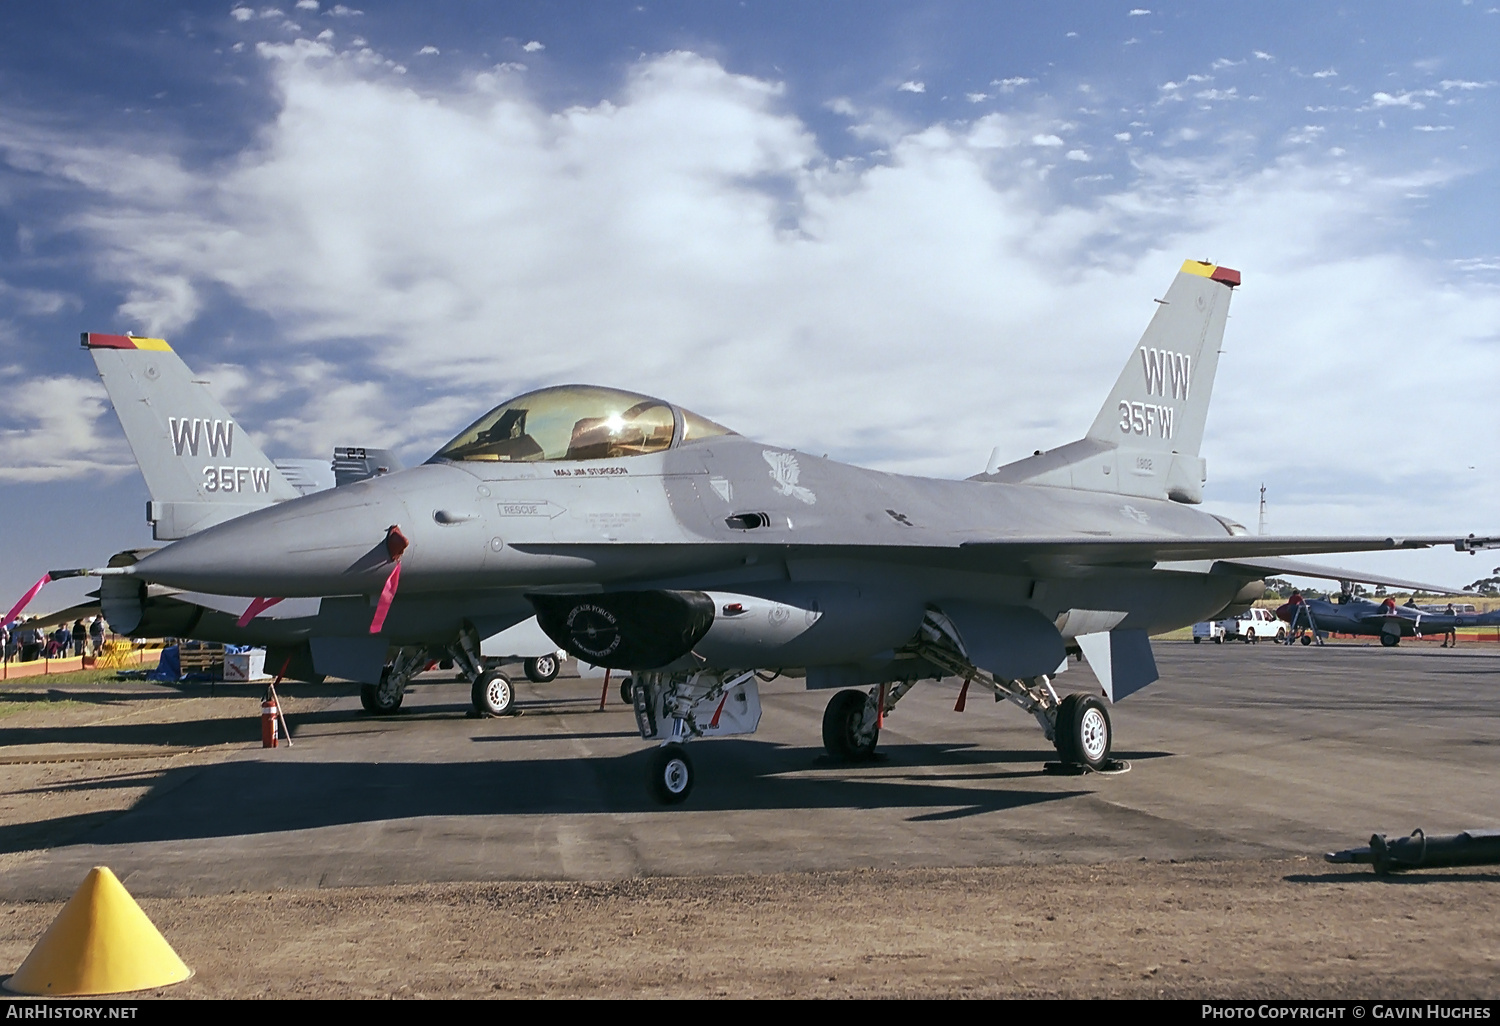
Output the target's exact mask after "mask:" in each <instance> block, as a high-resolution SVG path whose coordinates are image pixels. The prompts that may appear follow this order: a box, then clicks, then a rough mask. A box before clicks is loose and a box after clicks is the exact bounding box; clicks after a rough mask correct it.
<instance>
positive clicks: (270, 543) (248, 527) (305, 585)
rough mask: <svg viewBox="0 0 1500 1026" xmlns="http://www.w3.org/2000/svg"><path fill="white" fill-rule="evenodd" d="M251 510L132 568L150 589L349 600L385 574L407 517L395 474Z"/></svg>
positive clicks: (376, 586) (374, 587)
mask: <svg viewBox="0 0 1500 1026" xmlns="http://www.w3.org/2000/svg"><path fill="white" fill-rule="evenodd" d="M403 473H409V471H402V472H398V474H393V475H390V476H389V477H385V478H376V479H373V480H370V481H363V482H360V483H359V484H354V485H347V486H345V487H342V488H335V489H332V490H331V491H326V492H318V493H316V494H313V495H308V496H304V497H302V498H299V499H292V500H290V501H288V502H283V503H280V504H278V505H275V506H271V507H269V508H267V509H263V510H257V511H256V512H254V513H249V514H246V515H245V516H243V517H239V518H237V519H235V520H231V521H228V522H227V523H223V524H219V525H218V526H216V527H210V528H208V529H207V530H205V531H201V532H199V533H198V534H195V535H193V536H192V537H190V538H184V539H183V540H182V541H179V542H175V543H173V544H172V545H169V546H167V547H166V548H164V549H159V550H158V551H156V552H153V553H152V554H151V555H149V556H147V557H145V558H144V559H142V560H141V561H140V562H138V563H136V564H135V568H134V569H135V573H136V576H138V577H140V578H143V579H145V580H146V581H149V582H151V583H154V584H165V585H170V586H172V587H176V588H185V589H188V590H190V591H202V592H209V593H212V594H219V595H250V596H256V595H261V596H274V597H278V598H289V597H292V596H304V595H308V596H310V595H338V594H356V593H360V592H368V591H371V590H378V589H379V587H380V584H381V582H382V581H383V580H384V579H385V576H386V574H388V573H389V572H390V564H391V553H390V551H389V549H388V547H387V545H386V533H387V530H388V529H389V528H390V527H391V526H393V525H396V526H401V527H402V530H403V532H408V536H409V531H410V529H409V527H407V526H406V525H408V524H410V522H411V521H412V517H411V515H410V512H409V511H408V509H407V504H406V503H405V502H404V501H403V499H402V496H401V490H400V489H398V488H393V487H391V485H392V484H393V483H394V479H395V478H396V477H398V476H399V475H400V474H403Z"/></svg>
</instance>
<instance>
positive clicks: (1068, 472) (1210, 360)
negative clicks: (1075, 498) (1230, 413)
mask: <svg viewBox="0 0 1500 1026" xmlns="http://www.w3.org/2000/svg"><path fill="white" fill-rule="evenodd" d="M1239 284H1240V273H1239V272H1238V271H1234V270H1230V269H1229V268H1227V267H1219V266H1216V265H1214V264H1210V263H1205V262H1203V261H1201V260H1188V261H1186V262H1185V263H1184V264H1183V265H1182V269H1181V270H1180V271H1178V273H1177V277H1176V278H1175V279H1173V281H1172V286H1171V288H1169V289H1168V290H1167V295H1166V297H1165V298H1164V299H1159V300H1157V303H1158V304H1159V305H1158V306H1157V309H1156V314H1155V316H1153V317H1152V318H1151V323H1150V325H1149V326H1147V328H1146V332H1145V334H1143V335H1142V336H1141V340H1140V342H1139V343H1138V344H1137V346H1136V348H1135V349H1134V350H1133V351H1132V352H1131V354H1130V358H1129V359H1128V360H1127V361H1126V363H1125V369H1124V370H1123V371H1122V372H1121V373H1120V377H1119V380H1118V381H1116V382H1115V387H1114V389H1113V390H1112V391H1111V392H1110V394H1109V399H1108V400H1107V401H1106V402H1105V404H1104V407H1103V408H1102V409H1101V410H1100V411H1099V415H1098V416H1097V417H1096V418H1095V419H1094V424H1093V426H1092V427H1091V428H1089V432H1088V434H1087V435H1085V436H1084V437H1083V438H1080V439H1079V440H1078V441H1076V442H1069V443H1068V444H1067V445H1064V446H1059V447H1058V448H1056V449H1052V450H1050V451H1048V452H1044V453H1037V454H1036V455H1034V456H1028V457H1027V458H1026V459H1023V460H1018V461H1016V462H1015V463H1008V464H1006V465H1005V466H1003V467H999V468H997V469H996V470H994V471H993V472H991V473H988V474H983V475H980V477H979V480H985V481H1008V482H1016V483H1020V482H1025V483H1027V484H1040V485H1053V486H1058V487H1063V488H1078V489H1083V490H1086V491H1096V492H1118V493H1119V494H1121V495H1138V496H1141V497H1143V498H1158V499H1174V500H1176V501H1178V502H1188V503H1198V502H1202V501H1203V483H1204V481H1205V480H1206V473H1205V468H1204V462H1203V460H1202V458H1201V457H1200V456H1199V455H1198V448H1199V446H1200V445H1201V444H1202V442H1203V425H1204V422H1205V421H1206V420H1207V418H1208V400H1209V397H1210V395H1211V394H1212V392H1213V385H1214V373H1215V372H1216V371H1217V370H1218V367H1219V345H1220V343H1221V342H1222V341H1223V339H1224V323H1225V319H1226V318H1227V317H1228V316H1229V297H1230V294H1231V292H1232V291H1233V289H1234V288H1235V287H1236V286H1237V285H1239Z"/></svg>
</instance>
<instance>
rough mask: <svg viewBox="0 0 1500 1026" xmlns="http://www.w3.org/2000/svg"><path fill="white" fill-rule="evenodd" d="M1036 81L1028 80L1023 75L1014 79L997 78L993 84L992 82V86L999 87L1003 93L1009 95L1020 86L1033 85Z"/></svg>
mask: <svg viewBox="0 0 1500 1026" xmlns="http://www.w3.org/2000/svg"><path fill="white" fill-rule="evenodd" d="M1035 81H1036V79H1034V78H1026V77H1024V76H1022V75H1017V76H1015V77H1014V78H997V79H995V80H994V81H993V82H991V83H990V85H993V86H999V87H1000V89H1001V91H1003V92H1007V93H1008V92H1011V91H1013V90H1015V89H1017V88H1018V87H1020V86H1023V85H1031V84H1032V83H1033V82H1035Z"/></svg>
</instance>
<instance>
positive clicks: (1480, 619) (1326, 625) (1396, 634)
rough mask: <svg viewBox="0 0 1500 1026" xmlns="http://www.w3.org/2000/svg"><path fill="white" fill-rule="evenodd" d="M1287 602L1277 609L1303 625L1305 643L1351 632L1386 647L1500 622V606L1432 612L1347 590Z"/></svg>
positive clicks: (1294, 625)
mask: <svg viewBox="0 0 1500 1026" xmlns="http://www.w3.org/2000/svg"><path fill="white" fill-rule="evenodd" d="M1297 599H1298V600H1296V601H1292V602H1288V603H1286V604H1284V605H1283V606H1281V607H1280V608H1279V609H1277V610H1276V615H1277V616H1278V617H1279V618H1281V619H1282V620H1285V621H1286V622H1287V623H1288V624H1290V625H1291V626H1292V628H1293V629H1294V630H1296V629H1299V628H1301V629H1303V630H1305V631H1306V632H1307V633H1304V634H1303V635H1302V643H1303V644H1304V645H1306V644H1310V643H1311V642H1312V641H1313V639H1314V637H1315V636H1317V635H1323V634H1352V635H1355V636H1362V637H1372V638H1379V639H1380V643H1381V644H1382V645H1384V646H1385V647H1387V648H1393V647H1395V646H1396V645H1399V644H1401V639H1402V638H1420V637H1422V636H1423V635H1425V634H1446V633H1448V632H1449V631H1455V630H1468V629H1470V628H1473V627H1494V626H1497V625H1500V610H1494V611H1491V612H1488V613H1446V612H1433V611H1432V610H1428V609H1423V608H1421V607H1420V606H1415V605H1411V606H1398V605H1396V602H1395V600H1394V599H1386V600H1385V601H1384V602H1371V601H1369V600H1368V599H1362V598H1355V597H1354V596H1353V595H1350V594H1348V593H1345V594H1342V595H1340V596H1339V599H1338V601H1337V602H1330V601H1328V600H1327V599H1316V598H1315V599H1302V598H1301V596H1300V595H1299V596H1297Z"/></svg>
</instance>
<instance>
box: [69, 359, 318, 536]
mask: <svg viewBox="0 0 1500 1026" xmlns="http://www.w3.org/2000/svg"><path fill="white" fill-rule="evenodd" d="M82 344H83V347H84V348H85V349H87V350H88V351H89V355H90V356H92V357H93V358H94V366H96V367H97V368H98V369H99V377H100V378H101V379H103V381H104V388H105V391H107V392H108V393H109V398H110V401H111V402H112V403H113V404H114V407H115V414H116V415H117V416H118V417H119V418H120V427H121V428H123V429H124V430H125V440H126V441H127V442H129V443H130V450H131V452H133V453H135V459H136V462H137V463H138V464H139V465H140V468H141V474H142V476H144V477H145V479H146V488H147V490H148V491H150V493H151V502H150V504H149V505H148V506H147V508H146V519H147V520H148V521H150V522H151V527H152V534H153V536H154V537H155V538H156V539H157V540H158V541H171V540H173V539H176V538H185V537H187V536H188V535H190V534H192V533H194V532H195V531H201V530H203V529H204V528H205V527H210V526H212V525H213V524H218V523H222V522H223V521H225V520H231V519H233V518H234V517H237V516H241V515H243V514H245V513H249V512H251V511H252V510H257V509H260V508H262V507H264V506H269V505H270V504H272V503H274V502H281V501H282V500H284V499H295V498H296V497H297V494H298V493H297V490H296V489H295V488H293V487H292V486H291V484H289V483H288V482H287V479H286V477H285V476H284V475H283V474H282V473H281V471H280V470H278V469H277V468H276V465H275V464H274V463H272V462H271V461H270V460H269V459H267V458H266V454H265V453H263V452H261V451H260V448H259V447H258V446H256V444H255V443H254V442H253V441H251V439H250V436H249V435H247V434H245V432H243V431H241V430H240V428H239V426H238V425H237V424H235V422H234V419H233V418H231V417H230V416H229V414H228V413H226V412H225V410H224V407H223V406H221V405H219V401H218V400H217V399H215V398H214V397H213V395H211V394H210V393H209V391H208V389H207V388H205V387H204V386H203V385H202V383H200V382H197V381H194V380H193V374H192V371H190V370H188V367H187V364H185V363H183V362H182V359H181V358H180V357H179V356H178V355H177V354H176V353H174V352H173V351H172V347H171V346H169V345H167V343H166V342H165V341H164V340H162V339H159V338H135V337H133V336H130V335H99V334H93V333H88V332H85V333H84V335H83V337H82Z"/></svg>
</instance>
